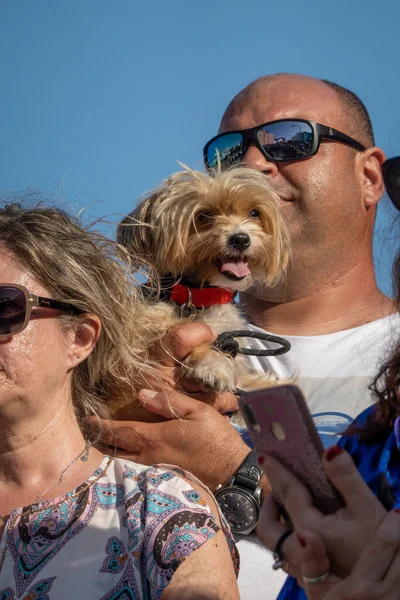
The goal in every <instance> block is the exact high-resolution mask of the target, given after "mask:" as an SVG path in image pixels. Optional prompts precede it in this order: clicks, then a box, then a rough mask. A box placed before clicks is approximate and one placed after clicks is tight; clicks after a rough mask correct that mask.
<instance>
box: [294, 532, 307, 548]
mask: <svg viewBox="0 0 400 600" xmlns="http://www.w3.org/2000/svg"><path fill="white" fill-rule="evenodd" d="M296 535H297V539H298V540H299V544H300V546H301V547H302V548H305V547H306V540H305V539H304V538H303V537H301V535H299V534H298V533H296Z"/></svg>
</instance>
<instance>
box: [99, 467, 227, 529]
mask: <svg viewBox="0 0 400 600" xmlns="http://www.w3.org/2000/svg"><path fill="white" fill-rule="evenodd" d="M106 479H107V480H108V481H109V482H110V483H114V484H115V485H116V486H118V487H119V488H121V491H122V492H123V495H124V497H125V499H129V500H130V499H131V497H132V492H133V491H134V490H136V491H137V492H140V494H141V501H142V502H145V504H146V506H147V507H148V506H149V505H151V504H152V503H154V502H156V503H158V504H159V503H164V504H165V505H166V504H170V506H171V507H172V505H171V502H172V504H173V505H174V506H176V508H178V506H185V505H186V506H188V507H190V508H191V509H196V510H200V511H202V512H208V513H209V514H210V515H212V516H213V518H216V515H215V512H216V511H217V508H216V505H215V502H214V498H213V496H212V494H211V492H210V490H209V489H208V488H207V487H206V486H205V485H204V484H202V483H201V481H200V480H198V479H197V478H196V477H194V476H193V475H192V474H191V473H189V472H187V471H185V470H184V469H181V468H180V467H177V466H175V465H166V464H159V465H150V466H149V465H142V464H140V463H136V462H133V461H130V460H125V459H123V458H114V459H112V461H111V463H110V466H109V468H108V472H107V475H106ZM162 498H163V500H162Z"/></svg>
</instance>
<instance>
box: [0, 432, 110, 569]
mask: <svg viewBox="0 0 400 600" xmlns="http://www.w3.org/2000/svg"><path fill="white" fill-rule="evenodd" d="M87 443H88V442H86V444H87ZM90 445H91V444H90V442H89V446H88V449H87V450H86V452H85V450H83V452H85V454H86V453H87V455H89V450H90ZM85 449H86V446H85ZM83 452H81V454H83ZM81 454H79V455H78V456H77V458H76V459H75V460H78V458H79V457H80V456H81ZM107 458H108V461H107V464H106V466H105V467H104V468H103V469H102V470H101V471H100V473H98V474H97V475H96V477H94V479H93V480H92V481H87V482H86V483H85V484H84V485H81V486H79V487H78V488H77V490H78V491H75V493H74V494H72V495H71V496H68V500H73V499H74V498H76V497H77V496H80V495H81V494H83V493H84V492H85V491H86V490H87V489H88V488H90V487H91V486H92V485H94V484H95V483H97V482H98V481H99V479H101V478H102V477H103V476H104V474H105V473H106V472H107V470H108V467H109V466H110V464H111V462H112V460H113V459H112V457H111V456H108V457H107ZM85 460H86V461H87V460H88V456H87V457H86V459H85ZM71 464H72V463H71ZM71 464H70V465H68V467H70V466H71ZM64 472H65V470H64ZM57 485H58V484H57ZM53 487H55V486H53ZM41 495H43V492H42V494H41ZM64 502H65V497H63V499H62V500H59V501H58V502H55V503H54V504H51V503H50V502H49V503H48V504H46V505H45V506H43V507H37V506H35V507H32V508H28V509H27V510H25V511H24V510H22V511H21V513H18V512H17V513H16V514H15V515H14V516H13V518H12V520H11V521H10V522H9V523H8V527H7V530H6V532H5V534H6V536H7V539H6V543H5V545H4V549H3V552H2V555H1V557H0V573H1V571H2V569H3V564H4V561H5V558H6V554H7V547H8V543H9V539H10V535H11V533H12V531H13V530H14V527H15V525H16V523H17V520H18V517H21V518H22V517H26V516H29V515H33V514H35V513H38V512H41V511H42V510H47V509H48V508H57V506H60V505H61V504H63V503H64Z"/></svg>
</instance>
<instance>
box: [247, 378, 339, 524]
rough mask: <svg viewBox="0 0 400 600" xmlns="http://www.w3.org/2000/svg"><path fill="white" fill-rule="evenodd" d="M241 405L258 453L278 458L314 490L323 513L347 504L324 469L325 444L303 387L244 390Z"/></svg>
mask: <svg viewBox="0 0 400 600" xmlns="http://www.w3.org/2000/svg"><path fill="white" fill-rule="evenodd" d="M239 406H240V409H241V412H242V415H243V417H244V419H245V421H246V424H247V428H248V431H249V433H250V436H251V438H252V440H253V442H254V446H255V449H256V452H257V454H259V455H264V456H265V455H267V454H269V455H271V456H274V457H275V458H277V459H278V460H279V461H280V462H281V463H282V464H283V465H284V466H285V467H286V468H287V469H289V470H290V471H291V472H292V473H293V474H294V475H295V476H296V477H297V479H299V480H300V481H301V482H302V483H303V484H304V485H305V486H306V487H307V488H308V489H309V490H310V492H311V495H312V497H313V500H314V504H315V506H316V507H317V508H318V509H319V510H320V511H321V512H322V513H324V514H330V513H333V512H336V511H337V510H338V509H339V508H342V507H343V506H344V503H343V499H342V497H341V496H340V494H339V492H338V491H337V490H335V488H334V487H333V486H332V484H331V483H330V482H329V480H328V478H327V477H326V475H325V472H324V470H323V468H322V463H321V455H322V453H323V451H324V447H323V445H322V442H321V440H320V437H319V435H318V432H317V430H316V428H315V425H314V422H313V420H312V417H311V414H310V412H309V410H308V408H307V404H306V401H305V399H304V396H303V394H302V392H301V390H300V388H298V387H297V386H295V385H280V386H276V387H271V388H266V389H261V390H255V391H251V392H244V393H243V394H242V395H241V397H240V398H239ZM265 474H266V475H267V477H268V472H266V473H265ZM279 500H280V499H279V497H277V501H278V502H279Z"/></svg>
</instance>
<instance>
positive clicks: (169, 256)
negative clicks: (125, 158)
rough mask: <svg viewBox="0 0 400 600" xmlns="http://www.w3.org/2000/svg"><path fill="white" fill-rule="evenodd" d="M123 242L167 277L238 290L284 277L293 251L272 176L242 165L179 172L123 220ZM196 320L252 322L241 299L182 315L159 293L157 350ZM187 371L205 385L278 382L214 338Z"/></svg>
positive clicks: (216, 324) (149, 317) (150, 324)
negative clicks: (215, 342)
mask: <svg viewBox="0 0 400 600" xmlns="http://www.w3.org/2000/svg"><path fill="white" fill-rule="evenodd" d="M118 241H119V242H120V243H121V244H122V245H123V246H125V248H127V249H128V250H129V252H130V253H131V255H132V257H133V260H135V257H137V258H138V264H140V260H141V259H143V260H144V261H148V262H149V263H150V264H152V265H153V266H154V268H155V271H156V272H157V274H158V275H159V276H160V277H166V276H169V277H171V278H172V279H173V281H176V282H179V281H180V280H184V281H185V282H187V281H189V282H190V285H191V286H192V287H197V288H199V287H200V288H202V287H210V286H212V287H218V288H224V289H227V290H231V291H233V292H236V291H244V290H248V289H249V288H253V289H254V288H260V289H262V288H263V287H265V286H274V285H275V284H276V283H277V282H278V281H279V280H281V278H282V277H283V276H284V274H285V270H286V267H287V265H288V261H289V256H290V247H289V239H288V235H287V232H286V229H285V227H284V224H283V222H282V218H281V214H280V200H279V197H278V196H277V195H276V194H275V193H274V192H273V191H272V190H271V188H270V187H269V184H268V183H267V179H266V177H265V175H263V174H262V173H260V172H258V171H253V170H250V169H246V168H242V167H236V168H234V169H231V170H228V171H225V172H222V173H211V174H206V173H203V172H198V171H192V170H190V169H188V168H185V169H184V170H183V171H182V172H179V173H175V174H174V175H172V176H171V177H169V178H168V179H166V180H165V181H164V182H162V183H161V185H160V186H159V187H158V188H157V189H155V190H153V191H152V192H151V193H150V194H149V195H148V196H147V197H145V198H144V200H143V201H142V202H141V204H140V205H139V206H138V207H137V208H136V209H135V210H134V211H133V212H132V213H130V215H129V216H127V217H126V218H124V219H123V220H122V221H121V223H120V224H119V226H118ZM153 284H154V282H153ZM193 321H202V322H204V323H207V324H208V325H210V326H211V327H213V328H214V329H215V331H216V332H217V333H218V334H219V333H222V332H224V331H229V330H235V329H245V328H246V321H245V320H244V319H243V317H242V316H241V314H240V312H239V309H238V307H237V305H236V304H235V303H228V304H220V305H213V306H209V307H204V308H202V309H197V310H195V311H194V312H193V314H191V315H190V316H182V311H181V310H180V307H179V306H177V305H174V304H172V303H169V302H165V301H160V300H159V299H157V298H155V299H154V298H153V299H152V300H149V302H148V305H147V307H146V311H145V313H144V315H143V323H142V325H143V326H144V327H145V330H146V331H147V334H146V335H147V340H148V349H149V354H150V356H152V355H153V356H154V355H155V352H154V349H155V348H156V347H157V345H159V344H160V340H161V339H162V338H163V336H164V335H165V334H166V333H167V332H168V331H169V330H171V329H172V328H174V327H175V326H177V325H179V324H182V323H185V322H193ZM241 343H243V342H241ZM181 371H182V377H185V378H191V379H194V380H196V381H197V382H200V383H201V385H202V387H203V389H210V388H211V389H214V390H217V391H226V390H229V391H234V390H235V389H236V387H239V388H242V389H247V390H248V389H255V388H260V387H267V386H270V385H273V384H274V383H276V379H275V377H274V376H272V375H270V374H257V373H254V372H252V371H251V369H250V367H249V364H248V362H247V361H246V359H245V358H244V357H243V356H240V355H239V356H237V357H236V358H235V359H234V360H232V358H231V357H230V356H229V355H227V354H224V353H222V352H220V351H219V350H217V349H216V348H215V347H214V346H213V345H210V344H204V345H202V346H199V347H198V348H196V349H195V350H194V351H193V352H192V354H190V355H189V356H188V357H187V358H186V360H184V361H183V363H182V365H181Z"/></svg>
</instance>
